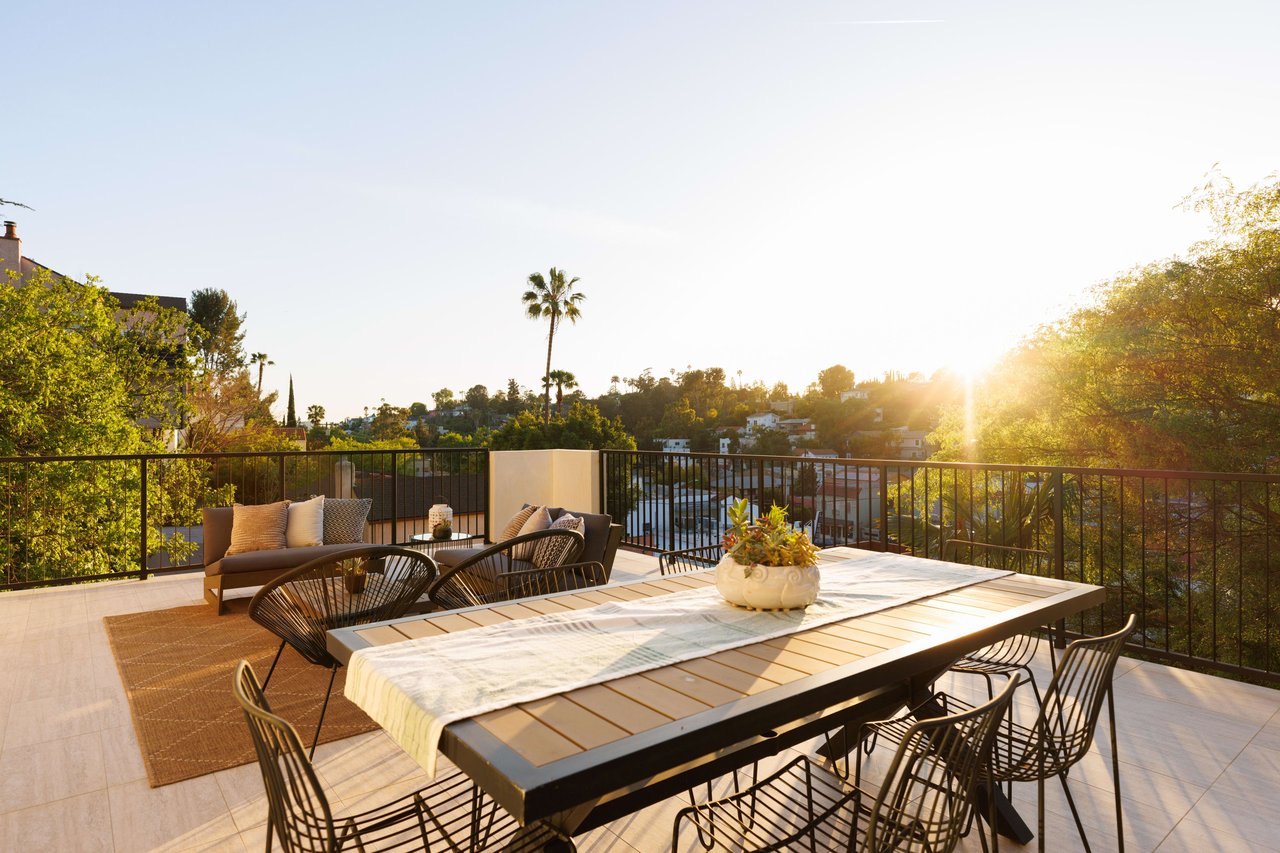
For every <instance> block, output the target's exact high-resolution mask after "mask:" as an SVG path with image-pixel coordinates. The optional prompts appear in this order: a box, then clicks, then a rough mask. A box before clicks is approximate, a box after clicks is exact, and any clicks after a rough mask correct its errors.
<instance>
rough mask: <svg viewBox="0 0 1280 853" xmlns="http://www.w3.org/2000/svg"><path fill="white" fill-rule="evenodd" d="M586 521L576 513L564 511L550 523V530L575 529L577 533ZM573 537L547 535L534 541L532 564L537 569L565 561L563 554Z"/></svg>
mask: <svg viewBox="0 0 1280 853" xmlns="http://www.w3.org/2000/svg"><path fill="white" fill-rule="evenodd" d="M586 526H587V523H586V522H585V521H583V520H582V519H581V518H578V517H577V516H576V515H570V514H569V513H567V512H566V513H565V514H564V515H562V516H560V517H559V518H557V519H556V520H555V521H554V522H553V523H552V525H551V529H552V530H576V531H578V532H579V533H581V532H583V530H584V529H586ZM572 544H573V539H571V538H570V537H568V536H548V537H547V538H546V539H539V540H538V541H537V542H536V543H534V549H533V565H534V566H535V567H537V568H539V569H550V568H554V567H556V566H559V565H563V564H564V562H565V554H566V552H567V551H568V550H569V546H570V545H572Z"/></svg>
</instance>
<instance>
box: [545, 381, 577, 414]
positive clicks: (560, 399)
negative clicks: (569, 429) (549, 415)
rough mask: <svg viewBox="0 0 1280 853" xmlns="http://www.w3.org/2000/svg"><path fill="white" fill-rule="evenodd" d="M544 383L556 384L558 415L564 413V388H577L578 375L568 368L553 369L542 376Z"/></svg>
mask: <svg viewBox="0 0 1280 853" xmlns="http://www.w3.org/2000/svg"><path fill="white" fill-rule="evenodd" d="M542 381H543V384H544V385H548V384H549V385H554V386H556V415H563V414H564V389H566V388H570V389H572V388H577V387H578V377H576V376H574V375H573V374H572V373H570V372H569V371H567V370H553V371H551V372H550V373H548V374H547V375H546V376H544V377H542Z"/></svg>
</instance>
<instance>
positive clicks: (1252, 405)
mask: <svg viewBox="0 0 1280 853" xmlns="http://www.w3.org/2000/svg"><path fill="white" fill-rule="evenodd" d="M1188 204H1189V205H1190V206H1191V207H1194V208H1196V209H1198V210H1203V211H1206V212H1208V213H1210V214H1211V216H1212V219H1213V222H1214V225H1215V227H1216V232H1215V234H1214V235H1213V236H1212V237H1211V238H1210V239H1207V240H1205V241H1203V242H1201V243H1198V244H1196V245H1194V246H1192V247H1191V248H1190V250H1189V252H1188V253H1187V256H1186V257H1185V258H1181V257H1175V258H1171V259H1167V260H1164V261H1159V262H1156V263H1152V264H1149V265H1148V266H1145V267H1143V268H1141V269H1137V270H1134V271H1132V272H1130V273H1127V274H1125V275H1122V276H1119V277H1117V278H1116V279H1114V280H1112V281H1110V282H1107V283H1105V284H1103V285H1101V286H1099V287H1098V288H1097V289H1096V290H1095V291H1094V293H1093V294H1092V299H1091V300H1090V302H1089V304H1086V305H1084V306H1082V307H1080V308H1078V309H1076V310H1075V311H1073V312H1071V313H1070V314H1069V315H1068V316H1067V317H1065V318H1064V319H1063V320H1061V321H1060V322H1057V323H1054V324H1052V325H1049V326H1045V327H1043V328H1041V329H1040V330H1039V331H1038V332H1036V333H1035V334H1034V335H1033V336H1032V337H1031V338H1030V339H1028V340H1027V341H1026V342H1024V343H1023V344H1022V345H1021V346H1020V347H1019V348H1018V349H1016V350H1015V351H1014V352H1012V353H1011V354H1010V355H1009V356H1007V357H1006V359H1005V360H1004V361H1003V362H1002V363H1001V364H1000V365H999V367H998V368H997V369H996V370H995V371H994V372H993V373H992V374H991V376H990V378H989V379H988V380H987V381H986V382H985V383H984V384H983V385H982V386H981V387H980V388H979V389H978V390H977V392H976V393H975V403H974V409H973V412H972V415H971V418H972V420H971V421H969V422H968V424H967V425H966V421H965V415H964V412H963V411H962V410H961V409H959V408H957V409H954V410H952V411H951V412H949V413H948V415H947V417H946V418H945V419H944V421H943V424H942V426H941V428H940V429H939V430H938V432H937V434H936V436H935V439H936V440H937V441H938V442H939V444H940V445H941V447H942V454H943V458H951V459H958V458H975V459H980V460H983V461H1001V462H1037V463H1060V464H1072V465H1121V466H1135V467H1152V468H1175V469H1176V468H1193V469H1211V470H1223V471H1251V470H1272V469H1274V468H1275V467H1276V464H1277V461H1280V456H1278V454H1277V450H1276V436H1277V435H1280V180H1277V179H1275V178H1273V179H1271V180H1270V181H1269V182H1267V183H1264V184H1260V185H1258V186H1255V187H1252V188H1250V189H1248V190H1243V191H1237V190H1236V189H1235V188H1234V187H1233V186H1231V184H1230V182H1227V181H1222V180H1220V179H1219V180H1218V181H1217V182H1210V183H1209V184H1207V185H1206V186H1204V187H1202V188H1200V189H1199V190H1197V191H1196V192H1195V193H1194V194H1193V195H1192V196H1191V197H1190V198H1189V199H1188Z"/></svg>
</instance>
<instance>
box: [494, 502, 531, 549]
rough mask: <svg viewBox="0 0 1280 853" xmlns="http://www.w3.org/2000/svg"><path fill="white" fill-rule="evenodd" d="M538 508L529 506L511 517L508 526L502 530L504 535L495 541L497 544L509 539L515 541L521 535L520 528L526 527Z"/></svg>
mask: <svg viewBox="0 0 1280 853" xmlns="http://www.w3.org/2000/svg"><path fill="white" fill-rule="evenodd" d="M537 509H538V507H536V506H527V507H524V508H523V509H521V510H520V511H519V512H517V513H516V514H515V515H513V516H511V520H510V521H508V522H507V526H506V527H504V528H502V533H501V534H500V535H499V536H498V538H497V539H495V540H494V541H495V542H506V541H507V540H508V539H515V538H516V537H517V536H519V535H520V528H521V527H524V523H525V522H526V521H528V520H529V516H531V515H533V513H534V511H535V510H537Z"/></svg>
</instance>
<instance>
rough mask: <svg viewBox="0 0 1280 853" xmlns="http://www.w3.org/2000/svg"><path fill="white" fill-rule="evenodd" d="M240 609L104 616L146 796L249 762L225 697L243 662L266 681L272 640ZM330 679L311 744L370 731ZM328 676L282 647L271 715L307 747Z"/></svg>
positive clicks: (239, 722)
mask: <svg viewBox="0 0 1280 853" xmlns="http://www.w3.org/2000/svg"><path fill="white" fill-rule="evenodd" d="M247 607H248V599H247V598H246V599H238V600H231V601H228V602H227V608H226V611H225V612H224V613H223V615H222V616H215V615H214V613H213V608H212V607H210V606H208V605H195V606H191V607H175V608H172V609H170V610H153V611H150V612H147V613H130V614H128V615H125V616H107V617H105V618H104V619H103V622H104V623H105V624H106V630H107V638H108V640H109V641H110V643H111V653H112V654H113V655H115V659H116V667H117V669H119V671H120V680H121V681H122V682H123V683H124V691H125V696H126V697H128V700H129V712H130V714H131V715H132V717H133V730H134V732H136V733H137V735H138V745H139V746H140V748H141V750H142V761H143V764H145V765H146V768H147V780H148V781H149V782H150V783H151V787H153V788H156V787H159V786H161V785H168V784H171V783H173V782H181V781H182V780H184V779H193V778H195V777H197V776H203V775H205V774H206V773H214V772H217V771H218V770H226V769H227V768H229V767H238V766H240V765H241V764H248V763H250V762H253V761H257V756H256V755H255V753H254V751H253V741H252V740H251V739H250V737H249V729H248V726H247V724H246V723H245V719H244V714H243V713H242V712H241V710H240V705H239V704H238V703H237V702H236V699H235V696H233V695H232V693H231V681H232V676H233V673H234V672H235V666H236V664H237V663H238V662H239V661H240V660H241V659H242V658H243V659H245V660H248V661H249V663H251V664H252V665H253V669H254V672H256V673H257V674H258V678H259V680H261V679H263V678H266V676H267V669H268V668H269V667H270V666H271V659H272V658H273V657H274V656H275V653H276V649H277V648H278V647H279V645H280V640H279V639H278V638H277V637H276V636H275V635H273V634H272V633H271V632H269V631H267V630H266V629H265V628H262V627H261V626H259V625H257V624H256V623H254V622H252V621H250V620H249V617H248V615H247V613H246V610H247ZM344 678H345V669H339V670H338V676H337V678H335V679H334V682H333V696H332V698H331V699H330V700H329V710H328V712H327V713H326V714H325V718H324V728H323V729H322V730H321V732H320V742H321V743H328V742H329V741H335V740H340V739H342V738H347V737H351V736H352V735H357V734H360V733H362V732H367V731H370V730H372V729H374V728H376V725H375V724H374V722H373V721H372V720H370V719H369V718H368V717H367V716H366V715H365V713H364V712H363V711H361V710H360V709H359V708H357V707H356V706H355V705H352V704H351V703H350V702H348V701H347V700H346V699H345V698H344V697H343V695H342V684H343V680H344ZM328 683H329V671H328V670H327V669H325V668H323V667H319V666H315V665H313V664H309V663H307V662H306V661H305V660H303V659H302V658H301V657H300V656H299V655H298V653H297V652H295V651H294V650H293V649H291V648H288V647H286V648H285V650H284V654H282V655H281V656H280V664H279V665H278V666H277V667H276V671H275V674H274V675H272V676H271V683H270V684H268V685H267V691H266V692H267V701H268V702H269V703H270V704H271V710H272V711H273V712H274V713H276V714H278V715H279V716H281V717H283V718H284V719H286V720H288V721H289V722H290V723H292V724H293V725H294V727H295V728H296V729H297V730H298V735H299V737H300V738H301V740H302V743H303V745H304V746H305V745H310V743H311V738H312V735H313V734H314V733H315V728H316V721H317V720H318V719H319V718H320V706H321V704H322V703H323V702H324V691H325V687H326V686H328Z"/></svg>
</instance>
